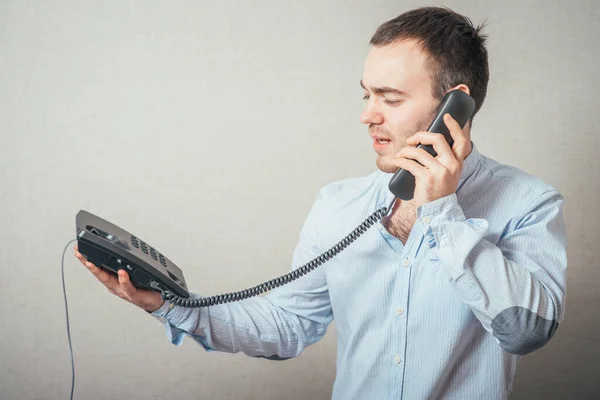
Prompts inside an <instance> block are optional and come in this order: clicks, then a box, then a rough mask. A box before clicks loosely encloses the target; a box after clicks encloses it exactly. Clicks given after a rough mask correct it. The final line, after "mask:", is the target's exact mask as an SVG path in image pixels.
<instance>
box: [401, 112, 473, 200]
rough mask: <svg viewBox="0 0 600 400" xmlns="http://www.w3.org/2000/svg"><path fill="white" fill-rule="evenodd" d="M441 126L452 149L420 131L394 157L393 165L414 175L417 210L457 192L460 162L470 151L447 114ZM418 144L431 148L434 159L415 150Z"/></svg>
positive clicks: (437, 136) (441, 138)
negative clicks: (448, 132)
mask: <svg viewBox="0 0 600 400" xmlns="http://www.w3.org/2000/svg"><path fill="white" fill-rule="evenodd" d="M444 123H445V124H446V126H447V127H448V130H449V131H450V135H451V136H452V139H453V140H454V143H453V145H452V148H450V146H449V145H448V142H447V141H446V139H445V138H444V136H443V135H440V134H439V133H432V132H424V131H419V132H417V133H415V134H414V135H413V136H411V137H410V138H409V139H408V140H407V141H406V146H405V147H404V148H403V149H402V150H400V152H398V154H396V157H397V158H396V159H395V160H394V165H396V166H398V167H400V168H402V169H405V170H407V171H409V172H410V173H412V174H413V175H414V176H415V186H416V187H415V195H414V198H413V199H412V200H411V202H412V203H414V205H415V206H416V207H419V206H421V205H423V204H425V203H429V202H431V201H434V200H437V199H439V198H442V197H445V196H448V195H450V194H452V193H454V192H456V188H457V187H458V182H459V180H460V174H461V172H462V165H463V160H464V159H465V158H466V157H467V156H468V155H469V153H470V152H471V141H470V139H469V138H468V136H467V134H466V133H465V132H464V131H463V129H461V127H460V125H459V124H458V122H456V120H455V119H454V118H452V116H451V115H450V114H446V115H444ZM419 144H424V145H431V146H433V149H434V150H435V152H436V153H437V157H433V156H432V155H431V154H429V153H427V152H426V151H425V150H423V149H419V148H417V146H418V145H419ZM417 161H418V162H417Z"/></svg>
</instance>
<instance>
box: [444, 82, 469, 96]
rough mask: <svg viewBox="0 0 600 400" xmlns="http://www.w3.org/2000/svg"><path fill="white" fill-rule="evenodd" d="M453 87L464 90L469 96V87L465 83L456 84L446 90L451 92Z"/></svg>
mask: <svg viewBox="0 0 600 400" xmlns="http://www.w3.org/2000/svg"><path fill="white" fill-rule="evenodd" d="M455 89H459V90H462V91H463V92H465V93H466V94H468V95H469V96H470V95H471V89H469V87H468V86H467V85H465V84H464V83H461V84H460V85H456V86H454V87H453V88H452V89H450V90H448V91H449V92H451V91H453V90H455Z"/></svg>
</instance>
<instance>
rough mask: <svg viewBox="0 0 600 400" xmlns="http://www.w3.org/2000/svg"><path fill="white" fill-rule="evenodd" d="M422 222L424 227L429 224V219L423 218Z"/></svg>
mask: <svg viewBox="0 0 600 400" xmlns="http://www.w3.org/2000/svg"><path fill="white" fill-rule="evenodd" d="M422 221H423V223H424V224H425V225H429V223H430V222H431V218H429V217H425V218H423V219H422Z"/></svg>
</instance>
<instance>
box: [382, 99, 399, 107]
mask: <svg viewBox="0 0 600 400" xmlns="http://www.w3.org/2000/svg"><path fill="white" fill-rule="evenodd" d="M384 102H385V104H388V105H390V106H397V105H399V104H400V103H402V100H388V99H385V100H384Z"/></svg>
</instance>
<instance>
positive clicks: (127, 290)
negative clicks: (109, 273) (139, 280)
mask: <svg viewBox="0 0 600 400" xmlns="http://www.w3.org/2000/svg"><path fill="white" fill-rule="evenodd" d="M118 275H119V284H120V285H121V290H122V291H123V293H124V294H125V296H127V298H129V300H132V301H133V299H134V298H135V296H136V294H137V289H136V287H135V286H133V283H131V280H130V279H129V274H128V273H127V271H125V270H123V269H120V270H119V273H118Z"/></svg>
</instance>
